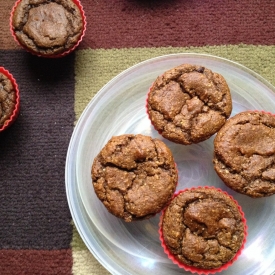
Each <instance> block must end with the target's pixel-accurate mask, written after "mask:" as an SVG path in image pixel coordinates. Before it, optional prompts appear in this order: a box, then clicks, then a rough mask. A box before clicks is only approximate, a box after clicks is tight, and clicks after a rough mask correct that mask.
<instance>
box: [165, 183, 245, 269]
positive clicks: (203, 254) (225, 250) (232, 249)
mask: <svg viewBox="0 0 275 275" xmlns="http://www.w3.org/2000/svg"><path fill="white" fill-rule="evenodd" d="M162 232H163V240H164V243H165V245H166V247H167V249H168V250H169V251H170V252H171V253H172V254H173V255H174V256H175V258H176V259H177V260H178V261H179V262H180V263H183V264H186V265H188V266H193V267H196V268H200V269H216V268H219V267H221V266H222V265H224V264H226V263H227V262H229V261H230V260H231V259H233V258H234V256H235V255H236V253H237V252H238V251H239V249H240V248H241V246H242V244H243V241H244V238H245V225H244V222H243V217H242V215H241V212H240V210H239V208H238V206H237V205H236V203H235V202H234V201H233V200H232V199H231V198H230V197H229V196H228V195H226V194H224V193H223V192H221V191H218V190H217V189H214V188H203V187H201V188H194V189H190V190H185V191H183V192H182V193H180V194H178V195H177V196H176V197H175V198H174V199H173V200H172V201H171V203H170V204H169V206H168V207H167V208H166V210H165V212H164V215H163V219H162Z"/></svg>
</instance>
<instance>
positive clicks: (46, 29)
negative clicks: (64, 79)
mask: <svg viewBox="0 0 275 275" xmlns="http://www.w3.org/2000/svg"><path fill="white" fill-rule="evenodd" d="M76 3H78V5H77V4H76ZM84 24H85V17H84V13H83V10H82V7H81V8H80V4H79V2H78V1H75V0H21V1H19V2H17V4H16V5H15V7H14V10H13V12H12V15H11V28H12V32H13V34H14V37H15V39H16V40H17V41H18V42H19V43H20V44H21V45H22V46H23V47H24V48H25V49H27V50H28V51H30V52H32V53H34V54H37V55H41V56H45V57H53V56H60V54H62V53H64V52H68V51H69V50H71V49H73V48H74V47H75V46H76V45H77V44H78V43H79V40H80V38H81V36H82V34H83V32H84Z"/></svg>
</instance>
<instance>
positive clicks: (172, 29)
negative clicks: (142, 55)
mask: <svg viewBox="0 0 275 275" xmlns="http://www.w3.org/2000/svg"><path fill="white" fill-rule="evenodd" d="M81 2H82V4H83V7H84V10H85V12H86V15H87V23H88V25H87V31H86V35H85V38H84V40H83V41H82V43H81V46H80V47H81V48H88V47H92V48H105V49H107V48H129V47H131V48H133V47H161V46H174V47H185V46H204V45H223V44H239V43H245V44H254V45H258V44H262V45H272V44H273V43H274V35H273V34H274V33H275V24H274V23H275V9H274V1H273V0H266V1H260V2H259V3H258V1H251V0H243V1H235V0H227V1H220V0H185V1H177V0H170V1H167V0H95V1H91V0H81Z"/></svg>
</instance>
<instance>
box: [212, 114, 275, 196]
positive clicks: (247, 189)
mask: <svg viewBox="0 0 275 275" xmlns="http://www.w3.org/2000/svg"><path fill="white" fill-rule="evenodd" d="M214 168H215V170H216V172H217V174H218V175H219V177H220V178H221V179H222V180H223V182H224V183H225V184H226V185H227V186H229V187H230V188H232V189H234V190H235V191H237V192H239V193H242V194H245V195H248V196H250V197H255V198H256V197H264V196H270V195H273V194H274V193H275V117H274V116H273V115H271V114H268V113H263V112H256V111H246V112H242V113H239V114H237V115H235V116H234V117H232V118H230V119H229V120H228V121H227V123H226V124H225V125H224V126H223V127H222V129H221V130H220V131H219V132H218V134H217V136H216V138H215V140H214Z"/></svg>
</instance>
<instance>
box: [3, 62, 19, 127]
mask: <svg viewBox="0 0 275 275" xmlns="http://www.w3.org/2000/svg"><path fill="white" fill-rule="evenodd" d="M18 113H19V90H18V86H17V83H16V81H15V79H14V78H13V76H12V75H11V74H10V73H9V71H7V70H6V69H4V68H3V67H0V132H1V131H3V130H4V129H6V128H7V127H8V126H10V125H11V124H12V123H13V122H14V120H15V119H16V117H17V116H18Z"/></svg>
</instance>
